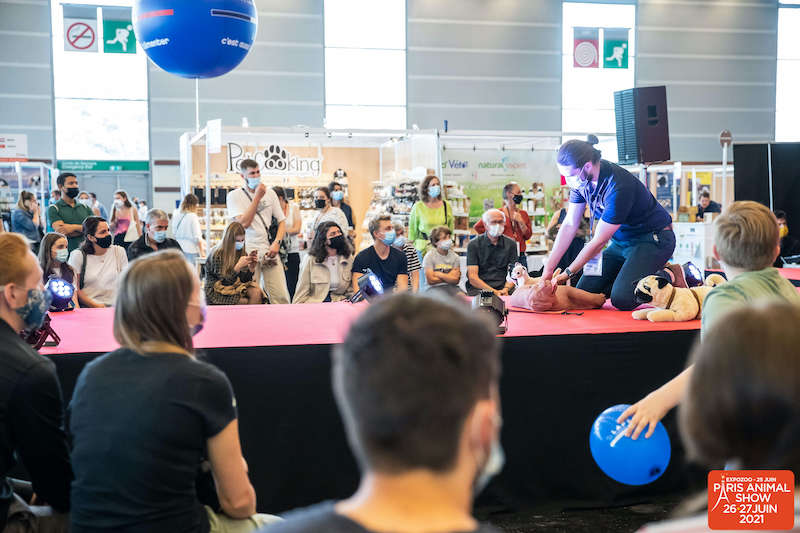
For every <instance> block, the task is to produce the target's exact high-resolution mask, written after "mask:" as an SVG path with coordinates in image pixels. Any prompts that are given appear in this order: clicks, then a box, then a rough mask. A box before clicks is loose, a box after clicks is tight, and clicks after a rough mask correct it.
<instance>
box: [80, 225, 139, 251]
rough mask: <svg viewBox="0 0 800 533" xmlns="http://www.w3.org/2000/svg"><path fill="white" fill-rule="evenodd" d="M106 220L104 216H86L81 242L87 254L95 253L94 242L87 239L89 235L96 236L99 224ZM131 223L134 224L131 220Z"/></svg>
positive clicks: (82, 248)
mask: <svg viewBox="0 0 800 533" xmlns="http://www.w3.org/2000/svg"><path fill="white" fill-rule="evenodd" d="M105 221H106V219H104V218H103V217H86V220H84V221H83V242H82V243H81V250H83V251H84V252H85V253H86V255H92V254H94V243H92V241H90V240H89V239H87V237H88V236H89V235H91V236H92V237H94V234H95V233H97V226H99V225H100V223H101V222H105ZM131 224H133V222H131Z"/></svg>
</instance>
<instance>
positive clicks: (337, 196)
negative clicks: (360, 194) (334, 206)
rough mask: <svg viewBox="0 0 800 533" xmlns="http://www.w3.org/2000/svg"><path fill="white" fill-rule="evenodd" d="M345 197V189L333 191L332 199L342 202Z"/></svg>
mask: <svg viewBox="0 0 800 533" xmlns="http://www.w3.org/2000/svg"><path fill="white" fill-rule="evenodd" d="M343 198H344V191H333V192H332V193H331V200H333V201H334V202H341V201H342V199H343Z"/></svg>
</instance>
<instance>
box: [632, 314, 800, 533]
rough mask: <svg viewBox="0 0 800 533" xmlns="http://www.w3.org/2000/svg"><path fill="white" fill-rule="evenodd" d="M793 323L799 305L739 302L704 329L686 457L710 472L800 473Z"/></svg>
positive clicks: (687, 420) (689, 526)
mask: <svg viewBox="0 0 800 533" xmlns="http://www.w3.org/2000/svg"><path fill="white" fill-rule="evenodd" d="M798 324H800V307H798V306H796V305H792V304H789V303H783V302H781V303H777V302H769V301H768V302H765V303H763V304H759V305H756V306H748V307H739V308H737V309H736V310H734V311H732V312H730V313H728V314H726V315H725V321H724V322H720V321H717V322H716V323H715V324H714V325H713V326H712V327H711V328H709V329H708V330H707V331H706V332H705V336H704V338H703V342H702V344H699V345H698V346H697V347H695V349H694V350H693V352H692V355H691V359H690V361H691V367H692V368H693V371H692V374H691V376H690V377H689V379H688V383H687V385H686V396H685V397H684V399H683V401H682V403H681V409H680V414H679V421H680V432H681V437H682V439H683V442H684V445H685V446H686V449H687V452H688V454H689V457H690V458H693V459H695V460H696V461H698V462H700V463H701V464H703V465H704V466H706V467H707V468H709V469H712V468H713V469H720V468H722V467H723V466H727V467H732V468H735V469H752V470H761V469H777V470H791V471H793V472H794V475H795V477H797V475H798V474H800V410H798V406H800V358H798V357H797V347H798V346H800V328H798V327H797V325H798ZM703 496H704V499H705V502H704V503H707V502H708V500H707V498H706V497H705V494H704V495H703ZM795 498H797V492H795ZM794 512H795V520H794V524H795V528H794V529H793V531H798V530H799V529H800V505H798V503H797V501H796V502H795V505H794ZM737 516H738V515H737ZM706 520H707V513H701V514H699V515H697V516H694V517H691V518H685V519H682V520H672V521H668V522H664V523H661V524H654V525H650V526H645V527H644V528H642V529H641V530H640V531H641V532H647V533H668V532H676V533H677V532H688V531H693V532H694V531H709V530H708V529H707V527H708V526H707V522H706Z"/></svg>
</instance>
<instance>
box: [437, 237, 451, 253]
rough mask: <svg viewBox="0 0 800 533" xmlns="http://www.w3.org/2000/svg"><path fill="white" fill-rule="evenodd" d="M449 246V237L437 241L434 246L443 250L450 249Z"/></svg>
mask: <svg viewBox="0 0 800 533" xmlns="http://www.w3.org/2000/svg"><path fill="white" fill-rule="evenodd" d="M451 246H453V241H451V240H450V239H447V240H446V241H439V244H437V245H436V247H437V248H439V249H440V250H442V251H443V252H446V251H448V250H450V247H451Z"/></svg>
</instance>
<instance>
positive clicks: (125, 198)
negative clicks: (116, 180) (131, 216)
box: [114, 189, 133, 207]
mask: <svg viewBox="0 0 800 533" xmlns="http://www.w3.org/2000/svg"><path fill="white" fill-rule="evenodd" d="M114 194H119V195H120V196H122V200H123V204H124V205H125V207H132V206H133V204H131V201H130V200H129V199H128V193H126V192H125V191H123V190H121V189H120V190H118V191H114Z"/></svg>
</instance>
